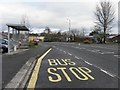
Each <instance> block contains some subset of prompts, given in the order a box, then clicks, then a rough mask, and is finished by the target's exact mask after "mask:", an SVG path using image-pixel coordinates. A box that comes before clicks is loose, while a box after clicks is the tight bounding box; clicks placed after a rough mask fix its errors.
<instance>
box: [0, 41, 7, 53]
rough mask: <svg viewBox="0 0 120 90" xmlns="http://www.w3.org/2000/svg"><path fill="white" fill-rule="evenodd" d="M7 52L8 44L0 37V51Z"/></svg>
mask: <svg viewBox="0 0 120 90" xmlns="http://www.w3.org/2000/svg"><path fill="white" fill-rule="evenodd" d="M5 52H8V45H7V42H6V41H4V40H3V39H0V53H5Z"/></svg>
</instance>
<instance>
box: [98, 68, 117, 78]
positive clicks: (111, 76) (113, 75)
mask: <svg viewBox="0 0 120 90" xmlns="http://www.w3.org/2000/svg"><path fill="white" fill-rule="evenodd" d="M100 71H102V72H104V73H106V74H108V75H109V76H111V77H115V76H116V75H113V74H111V73H109V72H107V71H105V70H103V69H100Z"/></svg>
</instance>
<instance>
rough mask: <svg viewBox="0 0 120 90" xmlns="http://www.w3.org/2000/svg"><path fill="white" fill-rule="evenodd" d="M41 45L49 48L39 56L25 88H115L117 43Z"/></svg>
mask: <svg viewBox="0 0 120 90" xmlns="http://www.w3.org/2000/svg"><path fill="white" fill-rule="evenodd" d="M40 45H41V46H46V47H51V48H50V49H48V51H46V52H45V53H44V54H43V55H42V56H40V57H39V58H38V60H37V63H36V65H35V67H34V69H33V72H32V74H31V76H30V79H29V81H28V83H27V87H26V88H27V89H30V88H31V89H38V88H39V89H45V88H49V89H52V88H65V90H66V89H67V88H74V89H75V88H101V90H103V89H102V88H111V89H113V88H118V80H119V79H120V77H119V75H120V74H118V68H120V67H119V65H118V63H119V58H120V57H119V55H118V46H117V45H99V44H92V45H91V44H90V45H87V44H77V43H65V42H48V43H47V42H46V43H40ZM62 90H63V89H62ZM90 90H91V89H90ZM108 90H110V89H108ZM114 90H115V89H114Z"/></svg>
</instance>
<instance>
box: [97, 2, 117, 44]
mask: <svg viewBox="0 0 120 90" xmlns="http://www.w3.org/2000/svg"><path fill="white" fill-rule="evenodd" d="M114 14H115V11H114V10H113V7H112V3H111V2H109V1H103V2H100V5H97V6H96V12H95V16H96V20H97V22H96V24H97V25H99V26H100V27H101V28H102V29H103V32H104V38H103V43H105V42H106V31H107V30H110V29H111V28H112V24H113V21H114V19H115V15H114Z"/></svg>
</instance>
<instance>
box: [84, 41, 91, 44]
mask: <svg viewBox="0 0 120 90" xmlns="http://www.w3.org/2000/svg"><path fill="white" fill-rule="evenodd" d="M91 43H92V42H91V41H90V40H85V41H84V44H91Z"/></svg>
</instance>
